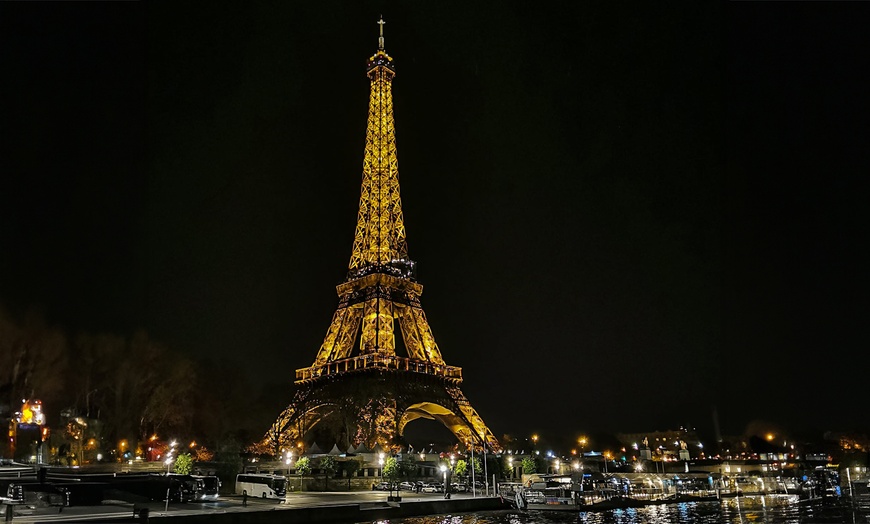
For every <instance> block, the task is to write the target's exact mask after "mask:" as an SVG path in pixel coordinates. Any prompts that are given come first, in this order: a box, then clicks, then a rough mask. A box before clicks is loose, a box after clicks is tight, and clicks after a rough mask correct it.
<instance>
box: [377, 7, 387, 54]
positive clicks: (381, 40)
mask: <svg viewBox="0 0 870 524" xmlns="http://www.w3.org/2000/svg"><path fill="white" fill-rule="evenodd" d="M384 24H386V22H384V15H381V19H380V20H378V25H379V26H381V36H380V37H378V49H381V50H383V49H384Z"/></svg>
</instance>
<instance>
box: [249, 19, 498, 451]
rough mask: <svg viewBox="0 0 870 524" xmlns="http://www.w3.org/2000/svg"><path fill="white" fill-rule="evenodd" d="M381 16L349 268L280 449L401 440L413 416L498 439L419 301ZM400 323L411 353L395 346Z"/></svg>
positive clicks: (459, 433) (277, 437) (275, 444)
mask: <svg viewBox="0 0 870 524" xmlns="http://www.w3.org/2000/svg"><path fill="white" fill-rule="evenodd" d="M384 23H385V22H384V20H383V18H381V19H380V20H379V21H378V25H379V26H380V36H379V38H378V50H377V52H376V53H375V54H374V55H372V56H371V57H370V58H369V59H368V62H367V67H366V76H367V77H368V79H369V82H370V95H369V110H368V123H367V127H366V142H365V151H364V155H363V169H362V186H361V189H360V200H359V212H358V214H357V223H356V228H355V230H354V240H353V248H352V251H351V256H350V262H349V263H348V272H347V277H346V279H345V280H344V282H342V283H341V284H339V285H338V286H337V287H336V291H337V293H338V299H339V300H338V307H337V308H336V311H335V313H334V314H333V317H332V322H331V323H330V325H329V328H328V329H327V332H326V336H325V337H324V339H323V343H322V344H321V345H320V349H319V350H318V351H317V355H316V357H315V359H314V362H313V363H312V364H311V366H309V367H307V368H302V369H297V370H296V377H295V378H296V380H295V383H294V388H295V392H294V396H293V400H292V402H291V403H290V404H289V406H288V407H287V408H286V409H285V410H284V411H283V412H282V413H281V415H280V416H279V417H278V419H277V420H276V421H275V423H274V424H273V425H272V427H271V428H270V429H269V431H268V432H267V433H266V436H265V438H264V441H263V442H262V443H261V444H262V446H265V447H267V448H268V449H270V450H271V451H272V452H273V453H274V454H277V453H278V452H280V450H281V449H284V448H290V447H296V446H297V445H298V444H299V443H300V441H302V440H303V439H306V438H313V437H314V434H316V436H317V438H318V439H320V441H321V444H322V445H327V446H328V445H330V442H324V439H326V440H331V441H333V442H335V443H336V444H338V445H339V446H345V447H346V446H350V445H360V444H365V445H366V446H368V447H373V446H375V445H376V444H380V445H382V446H384V447H387V446H397V445H401V440H402V434H403V432H404V428H405V426H406V424H407V423H408V422H410V421H412V420H415V419H417V418H427V419H433V420H438V421H440V422H441V423H443V424H444V425H445V426H446V427H447V428H448V429H450V431H451V432H452V433H453V434H454V435H455V436H456V437H457V439H459V440H460V441H461V442H463V443H464V444H465V445H466V446H469V447H471V446H474V447H482V446H485V447H487V448H488V449H492V450H498V449H500V448H501V446H500V445H499V443H498V440H497V439H496V438H495V437H494V436H493V434H492V432H491V431H490V430H489V428H487V427H486V425H485V424H484V422H483V420H482V419H481V418H480V416H479V415H478V414H477V412H476V411H475V410H474V409H473V408H472V407H471V404H470V403H469V401H468V399H467V398H466V397H465V396H464V395H463V393H462V391H461V390H460V389H459V385H460V384H461V383H462V370H461V368H458V367H455V366H448V365H447V364H446V363H445V362H444V359H443V358H442V356H441V351H440V350H439V348H438V345H437V344H436V343H435V337H434V336H433V334H432V330H431V328H430V327H429V322H428V320H427V319H426V314H425V313H424V312H423V309H422V307H421V305H420V295H421V294H422V292H423V286H421V285H420V284H419V283H417V281H416V275H415V271H414V262H413V261H411V260H410V259H409V258H408V244H407V241H406V238H405V224H404V219H403V216H402V200H401V197H400V192H399V165H398V160H397V156H396V132H395V123H394V120H393V96H392V81H393V78H394V77H395V75H396V72H395V66H394V64H393V59H392V58H391V57H390V56H389V55H388V54H387V53H386V51H385V50H384ZM397 325H398V328H399V329H398V331H399V332H400V333H401V340H400V341H399V342H400V345H401V346H403V347H404V352H405V353H406V354H407V356H402V355H400V354H397V340H396V327H397ZM357 340H359V343H358V344H356V341H357ZM399 349H401V348H399ZM326 421H331V423H326V424H323V422H326ZM329 428H331V429H329ZM335 428H340V429H335Z"/></svg>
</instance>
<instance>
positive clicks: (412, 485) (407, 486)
mask: <svg viewBox="0 0 870 524" xmlns="http://www.w3.org/2000/svg"><path fill="white" fill-rule="evenodd" d="M399 489H401V490H404V491H416V490H417V483H416V482H408V481H405V482H400V483H399Z"/></svg>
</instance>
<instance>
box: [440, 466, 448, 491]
mask: <svg viewBox="0 0 870 524" xmlns="http://www.w3.org/2000/svg"><path fill="white" fill-rule="evenodd" d="M441 473H442V474H443V475H444V484H442V485H443V486H444V498H445V499H446V498H447V466H445V465H444V464H441Z"/></svg>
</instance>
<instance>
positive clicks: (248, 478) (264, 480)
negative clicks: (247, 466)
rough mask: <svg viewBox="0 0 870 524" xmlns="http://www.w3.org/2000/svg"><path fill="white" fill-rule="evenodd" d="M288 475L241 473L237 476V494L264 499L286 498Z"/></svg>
mask: <svg viewBox="0 0 870 524" xmlns="http://www.w3.org/2000/svg"><path fill="white" fill-rule="evenodd" d="M286 494H287V477H285V476H284V475H271V474H269V473H240V474H239V475H237V476H236V495H247V496H249V497H260V498H264V499H281V500H283V499H284V495H286Z"/></svg>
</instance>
